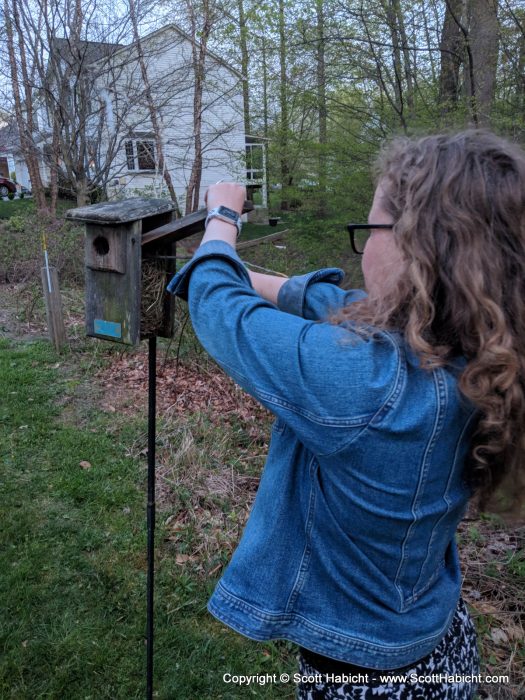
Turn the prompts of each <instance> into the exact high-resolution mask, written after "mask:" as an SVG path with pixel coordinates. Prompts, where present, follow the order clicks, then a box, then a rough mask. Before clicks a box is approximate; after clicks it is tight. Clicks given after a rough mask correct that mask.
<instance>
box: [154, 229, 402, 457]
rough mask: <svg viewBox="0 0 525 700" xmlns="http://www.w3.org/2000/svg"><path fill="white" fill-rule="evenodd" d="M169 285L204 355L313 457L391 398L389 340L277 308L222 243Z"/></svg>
mask: <svg viewBox="0 0 525 700" xmlns="http://www.w3.org/2000/svg"><path fill="white" fill-rule="evenodd" d="M168 289H169V291H170V292H172V293H173V294H175V295H177V296H179V297H180V298H182V299H185V300H187V301H188V305H189V311H190V317H191V320H192V323H193V327H194V330H195V333H196V335H197V338H198V339H199V341H200V342H201V344H202V346H203V347H204V348H205V350H206V351H207V352H208V353H209V354H210V355H211V356H212V357H213V358H214V359H215V360H216V362H217V363H218V364H219V365H220V366H221V367H222V368H223V369H224V371H225V372H226V373H227V374H229V375H230V376H231V377H232V378H233V379H234V380H235V381H236V382H237V383H238V384H239V385H240V386H242V387H243V388H244V389H245V391H247V392H248V393H249V394H251V395H252V396H253V397H254V398H256V399H257V400H258V401H259V402H260V403H262V404H263V405H264V406H265V407H266V408H268V409H269V410H270V411H272V412H273V413H274V414H275V415H276V416H277V417H278V418H280V419H281V420H283V421H284V422H285V423H286V424H287V425H288V427H290V428H291V429H292V430H293V431H294V432H295V434H296V435H297V437H298V438H299V440H300V441H301V442H302V443H303V444H304V445H306V447H308V448H309V449H310V450H311V451H312V452H314V454H318V455H328V454H331V453H332V452H336V451H337V450H339V449H340V448H341V447H343V446H344V445H345V444H347V443H348V442H349V441H350V439H351V437H352V435H353V434H357V431H358V430H360V429H361V428H362V427H364V426H365V425H367V424H368V422H369V421H370V420H371V419H372V417H373V416H374V415H375V414H376V413H377V412H378V411H379V410H380V409H381V408H382V407H383V405H384V404H385V402H386V401H387V400H388V398H389V396H390V395H391V394H392V392H393V389H394V384H395V381H396V377H397V376H398V373H399V368H398V364H399V359H398V356H397V353H396V351H395V349H394V348H393V346H392V343H389V342H388V341H386V342H383V343H381V342H378V341H377V340H376V341H372V340H363V339H361V338H359V337H358V336H357V335H356V334H354V333H352V332H351V330H349V329H348V328H344V327H343V326H336V325H331V324H328V323H318V322H315V321H312V320H307V319H304V318H300V317H298V316H296V315H292V314H290V313H285V312H283V311H281V310H279V309H278V308H277V306H275V305H274V304H272V303H270V302H268V301H266V300H265V299H263V298H262V297H260V296H259V295H258V294H257V293H256V292H255V290H254V289H253V287H252V286H251V282H250V278H249V275H248V272H247V270H246V268H245V267H244V265H243V264H242V261H241V260H240V258H239V257H238V255H237V253H236V252H235V250H234V249H233V247H232V246H230V245H229V244H228V243H225V242H224V241H217V240H214V241H208V242H207V243H205V244H203V245H201V246H200V248H199V249H198V250H197V251H196V253H195V255H194V257H193V258H192V260H190V262H188V263H187V264H186V265H185V266H184V267H183V268H182V269H181V270H180V271H179V272H178V273H177V274H176V275H175V277H174V278H173V279H172V281H171V282H170V284H169V286H168Z"/></svg>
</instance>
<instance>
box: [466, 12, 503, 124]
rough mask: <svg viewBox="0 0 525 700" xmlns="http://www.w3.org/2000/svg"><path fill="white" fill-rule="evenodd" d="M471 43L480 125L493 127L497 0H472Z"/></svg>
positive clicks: (474, 89) (472, 87) (496, 51)
mask: <svg viewBox="0 0 525 700" xmlns="http://www.w3.org/2000/svg"><path fill="white" fill-rule="evenodd" d="M470 17H471V21H470V33H469V45H470V50H471V54H472V78H473V85H472V86H471V94H472V100H473V102H474V106H475V109H476V112H477V116H478V121H479V125H480V126H485V127H487V126H490V117H491V111H492V104H493V102H494V93H495V87H496V70H497V66H498V49H499V23H498V4H497V0H470Z"/></svg>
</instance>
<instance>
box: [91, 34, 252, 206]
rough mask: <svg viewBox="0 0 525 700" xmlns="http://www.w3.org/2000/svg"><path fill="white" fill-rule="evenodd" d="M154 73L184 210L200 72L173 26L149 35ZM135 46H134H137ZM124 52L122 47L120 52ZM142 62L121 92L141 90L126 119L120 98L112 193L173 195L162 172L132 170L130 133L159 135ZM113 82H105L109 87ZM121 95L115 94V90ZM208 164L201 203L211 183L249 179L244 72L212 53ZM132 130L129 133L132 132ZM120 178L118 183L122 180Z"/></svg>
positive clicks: (206, 118) (206, 99) (205, 119)
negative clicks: (145, 92) (144, 88)
mask: <svg viewBox="0 0 525 700" xmlns="http://www.w3.org/2000/svg"><path fill="white" fill-rule="evenodd" d="M143 49H144V53H145V60H146V63H147V69H148V76H149V79H150V83H151V86H152V92H153V95H154V99H155V103H156V105H158V109H159V114H160V119H161V123H162V135H163V143H164V155H165V161H166V165H167V168H168V170H169V172H170V174H171V177H172V180H173V183H174V187H175V191H176V193H177V197H178V199H179V205H180V206H181V208H182V209H184V203H185V199H186V190H187V186H188V182H189V178H190V175H191V168H192V164H193V159H194V139H193V97H194V72H193V59H192V51H191V43H190V41H189V40H188V39H186V38H185V37H183V36H181V35H179V34H178V33H177V32H176V31H174V30H173V29H171V30H170V29H169V28H168V29H166V31H164V32H160V33H159V34H157V35H155V36H154V37H152V39H151V40H149V41H148V38H147V37H146V38H145V39H144V40H143ZM131 50H133V49H131ZM119 53H120V52H119ZM141 82H142V81H141V77H140V71H139V69H138V62H137V63H132V64H131V65H130V66H129V68H128V70H127V71H125V72H123V75H122V78H121V79H120V81H119V83H117V85H116V92H117V94H118V93H119V92H123V91H124V90H125V89H126V90H127V91H128V93H129V92H130V85H132V86H133V87H132V89H131V92H133V91H135V94H136V95H137V100H136V104H135V106H134V108H133V109H132V110H131V111H130V112H129V114H127V115H126V118H125V119H124V120H121V119H119V118H118V109H119V104H118V100H115V99H114V100H113V103H112V112H113V113H114V114H116V115H117V122H121V121H122V122H123V123H121V126H120V132H121V134H122V135H121V140H122V144H121V147H120V149H119V151H118V157H117V158H116V160H115V163H114V167H113V169H112V173H111V175H112V178H111V181H110V182H113V183H114V185H113V187H112V188H111V189H110V194H111V195H112V196H120V197H122V196H130V195H131V196H132V195H134V194H139V193H142V192H144V191H145V192H148V193H150V194H152V195H153V196H163V195H166V194H167V188H166V185H165V183H164V180H163V177H162V175H161V174H160V173H158V172H157V173H154V172H143V173H141V172H130V171H128V168H127V160H126V153H125V146H124V143H125V141H126V140H127V138H130V137H131V138H139V139H143V140H154V137H153V129H152V126H151V122H150V118H149V112H148V109H147V102H146V100H145V98H144V95H143V94H141V93H142V85H141ZM106 87H107V86H105V85H101V87H100V90H101V92H104V90H105V89H106ZM111 94H115V93H111ZM201 133H202V136H201V138H202V144H203V167H202V178H201V188H200V198H199V202H200V204H203V203H204V194H205V192H206V189H207V187H208V186H209V185H210V184H212V183H214V182H216V181H217V180H220V179H235V180H238V179H241V180H244V178H245V164H244V152H245V134H244V119H243V100H242V85H241V78H240V76H239V75H238V74H237V73H236V72H234V71H232V70H230V69H228V68H227V67H226V66H225V65H223V64H222V63H221V62H220V61H218V60H216V59H214V58H213V57H212V56H208V57H207V61H206V70H205V82H204V92H203V113H202V132H201ZM127 134H129V136H127ZM117 183H118V184H117Z"/></svg>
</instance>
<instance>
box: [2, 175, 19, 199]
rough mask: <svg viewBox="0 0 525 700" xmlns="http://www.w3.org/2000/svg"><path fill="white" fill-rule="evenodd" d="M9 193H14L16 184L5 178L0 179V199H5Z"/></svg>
mask: <svg viewBox="0 0 525 700" xmlns="http://www.w3.org/2000/svg"><path fill="white" fill-rule="evenodd" d="M9 192H16V183H15V182H13V181H12V180H9V179H8V178H7V177H0V197H7V195H8V194H9Z"/></svg>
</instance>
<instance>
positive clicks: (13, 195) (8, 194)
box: [7, 192, 15, 199]
mask: <svg viewBox="0 0 525 700" xmlns="http://www.w3.org/2000/svg"><path fill="white" fill-rule="evenodd" d="M14 198H15V193H14V192H8V193H7V199H14Z"/></svg>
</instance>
